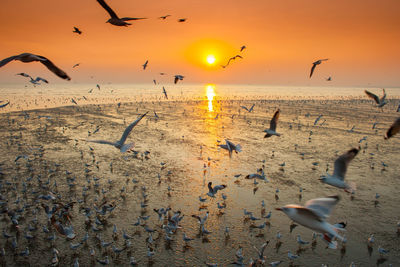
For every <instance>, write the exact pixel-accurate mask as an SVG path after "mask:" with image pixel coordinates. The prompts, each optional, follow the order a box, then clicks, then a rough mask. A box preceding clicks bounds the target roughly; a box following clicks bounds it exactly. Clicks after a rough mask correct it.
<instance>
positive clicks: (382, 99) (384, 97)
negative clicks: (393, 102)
mask: <svg viewBox="0 0 400 267" xmlns="http://www.w3.org/2000/svg"><path fill="white" fill-rule="evenodd" d="M382 91H383V96H382V98H381V101H382V102H383V101H384V100H385V99H386V91H385V88H383V89H382Z"/></svg>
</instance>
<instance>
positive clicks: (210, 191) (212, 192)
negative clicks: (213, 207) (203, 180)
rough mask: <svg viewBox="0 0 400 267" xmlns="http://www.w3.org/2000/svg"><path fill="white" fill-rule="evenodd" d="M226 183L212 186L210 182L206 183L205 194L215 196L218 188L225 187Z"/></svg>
mask: <svg viewBox="0 0 400 267" xmlns="http://www.w3.org/2000/svg"><path fill="white" fill-rule="evenodd" d="M225 188H226V185H224V184H222V185H216V186H214V187H212V182H209V183H208V193H207V195H208V196H210V197H215V194H216V193H217V192H218V190H222V189H225Z"/></svg>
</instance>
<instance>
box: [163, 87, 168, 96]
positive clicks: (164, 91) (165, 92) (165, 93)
mask: <svg viewBox="0 0 400 267" xmlns="http://www.w3.org/2000/svg"><path fill="white" fill-rule="evenodd" d="M162 90H163V93H164V95H165V98H166V99H168V95H167V91H166V90H165V87H164V86H163V87H162Z"/></svg>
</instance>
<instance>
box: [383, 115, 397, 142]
mask: <svg viewBox="0 0 400 267" xmlns="http://www.w3.org/2000/svg"><path fill="white" fill-rule="evenodd" d="M399 131H400V117H399V118H397V120H396V121H395V122H394V123H393V124H392V126H390V128H389V130H388V131H387V132H386V136H385V139H389V138H390V137H392V136H393V135H395V134H397V133H398V132H399Z"/></svg>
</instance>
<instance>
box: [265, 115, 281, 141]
mask: <svg viewBox="0 0 400 267" xmlns="http://www.w3.org/2000/svg"><path fill="white" fill-rule="evenodd" d="M279 114H280V110H279V109H278V110H277V111H275V114H274V116H273V117H272V119H271V122H270V123H269V129H266V130H264V132H265V133H266V134H265V136H264V138H268V137H271V136H273V135H276V136H281V134H280V133H277V132H276V126H277V124H278V119H279Z"/></svg>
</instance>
